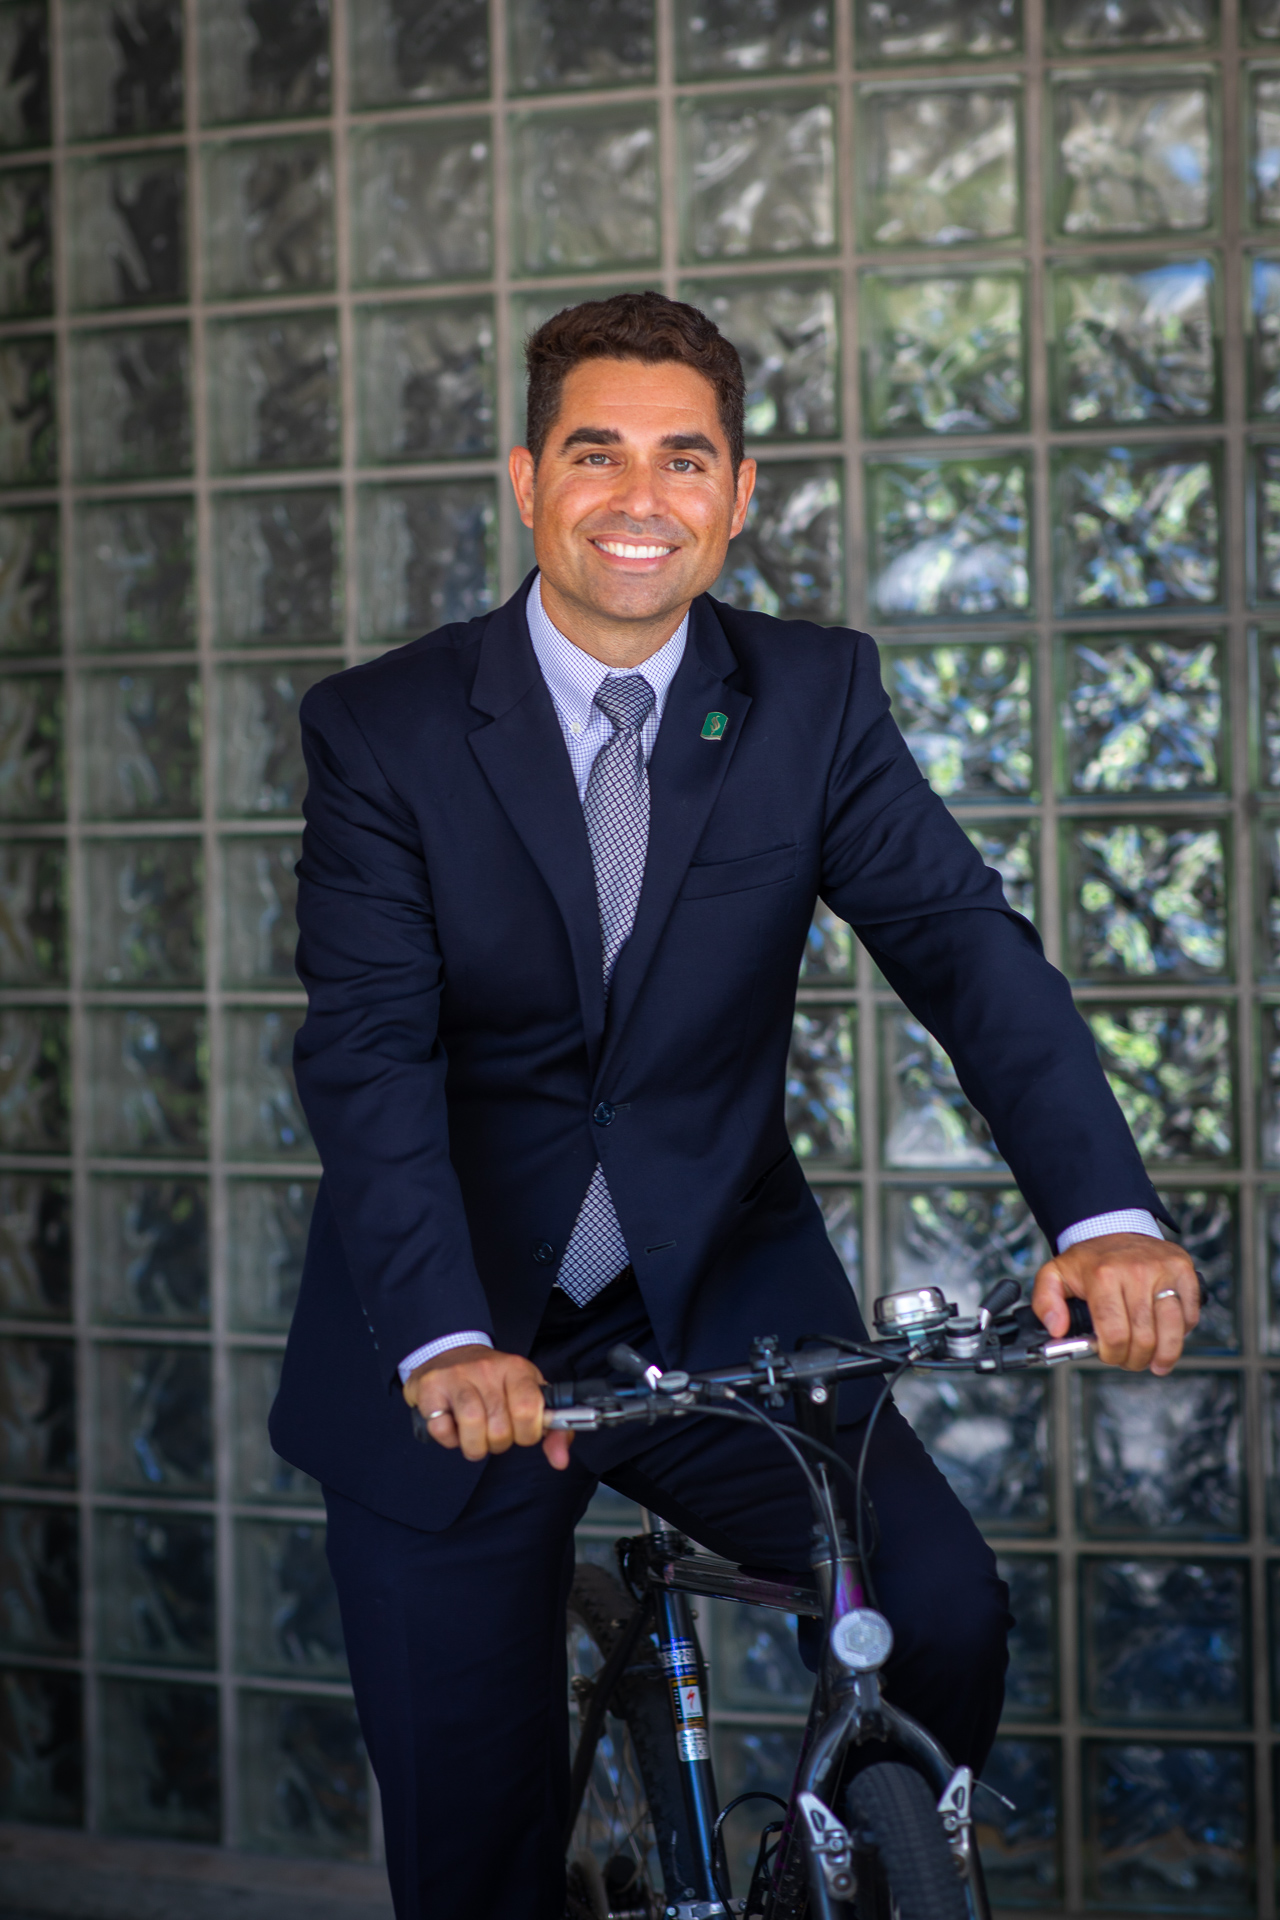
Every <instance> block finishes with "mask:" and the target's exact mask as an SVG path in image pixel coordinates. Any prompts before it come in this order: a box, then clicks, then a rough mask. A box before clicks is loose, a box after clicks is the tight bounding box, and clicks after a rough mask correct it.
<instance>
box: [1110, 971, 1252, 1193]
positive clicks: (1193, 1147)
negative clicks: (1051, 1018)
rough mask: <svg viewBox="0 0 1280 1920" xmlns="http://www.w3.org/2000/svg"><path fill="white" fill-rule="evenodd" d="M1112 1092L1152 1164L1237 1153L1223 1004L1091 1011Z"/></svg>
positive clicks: (1211, 1157)
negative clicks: (1235, 1151)
mask: <svg viewBox="0 0 1280 1920" xmlns="http://www.w3.org/2000/svg"><path fill="white" fill-rule="evenodd" d="M1086 1015H1087V1018H1088V1021H1089V1025H1090V1027H1091V1028H1092V1030H1093V1037H1094V1040H1095V1041H1096V1042H1097V1046H1098V1051H1099V1054H1100V1055H1101V1058H1102V1064H1103V1067H1104V1068H1105V1070H1106V1074H1107V1078H1108V1080H1109V1081H1110V1082H1111V1088H1112V1091H1113V1092H1114V1094H1115V1096H1116V1098H1117V1100H1118V1101H1119V1102H1120V1108H1121V1111H1122V1112H1123V1114H1124V1117H1125V1119H1126V1120H1127V1121H1128V1123H1129V1126H1130V1128H1131V1129H1132V1132H1133V1136H1134V1139H1135V1140H1136V1141H1137V1143H1138V1151H1139V1153H1141V1154H1142V1156H1143V1158H1144V1159H1146V1160H1163V1161H1171V1162H1174V1163H1177V1162H1179V1161H1194V1160H1221V1159H1226V1158H1228V1157H1229V1156H1230V1155H1231V1154H1232V1153H1233V1151H1234V1149H1235V1110H1234V1103H1233V1099H1232V1091H1231V1029H1230V1020H1229V1018H1228V1013H1227V1009H1226V1008H1225V1007H1223V1006H1215V1005H1208V1006H1173V1005H1169V1006H1159V1007H1134V1006H1126V1007H1121V1006H1115V1007H1089V1008H1088V1009H1087V1010H1086Z"/></svg>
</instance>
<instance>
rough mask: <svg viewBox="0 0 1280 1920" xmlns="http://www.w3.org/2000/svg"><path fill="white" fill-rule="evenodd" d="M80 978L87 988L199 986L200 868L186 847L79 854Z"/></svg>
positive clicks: (157, 844)
mask: <svg viewBox="0 0 1280 1920" xmlns="http://www.w3.org/2000/svg"><path fill="white" fill-rule="evenodd" d="M84 858H85V887H86V895H87V904H88V918H87V926H86V931H87V933H88V953H87V955H86V975H87V978H88V980H89V982H90V983H91V984H92V985H94V986H103V987H126V986H143V985H147V986H156V987H187V986H199V985H200V982H201V979H202V976H203V971H204V969H203V965H202V958H203V956H202V924H201V923H202V919H203V905H204V902H203V888H204V862H203V860H202V859H201V857H200V854H199V851H198V847H197V845H193V843H192V842H191V841H189V840H175V839H164V840H115V839H111V840H97V841H90V842H89V843H88V845H87V846H86V848H85V855H84Z"/></svg>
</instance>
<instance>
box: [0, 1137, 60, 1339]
mask: <svg viewBox="0 0 1280 1920" xmlns="http://www.w3.org/2000/svg"><path fill="white" fill-rule="evenodd" d="M0 1313H5V1314H13V1315H14V1316H15V1317H16V1318H18V1319H21V1320H69V1319H70V1317H71V1189H70V1186H69V1184H68V1183H67V1181H65V1180H62V1179H59V1178H57V1177H56V1176H54V1177H50V1176H48V1175H41V1174H32V1175H27V1174H12V1173H9V1174H2V1175H0Z"/></svg>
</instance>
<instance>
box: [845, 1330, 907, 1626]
mask: <svg viewBox="0 0 1280 1920" xmlns="http://www.w3.org/2000/svg"><path fill="white" fill-rule="evenodd" d="M910 1365H911V1359H910V1358H908V1359H906V1360H904V1361H903V1363H902V1365H901V1366H900V1367H899V1368H898V1371H897V1372H896V1373H893V1374H890V1376H889V1378H888V1379H887V1380H886V1381H885V1383H884V1385H883V1387H882V1388H881V1389H880V1397H879V1399H878V1400H877V1401H876V1403H875V1405H874V1407H872V1409H871V1413H870V1416H869V1418H868V1420H867V1430H866V1432H865V1433H864V1434H863V1436H862V1446H861V1448H860V1450H859V1453H858V1477H857V1481H856V1485H855V1491H854V1525H855V1527H856V1529H857V1539H858V1564H859V1566H860V1567H861V1569H862V1585H863V1589H864V1591H865V1593H866V1596H867V1599H868V1600H869V1601H870V1602H871V1605H872V1606H873V1607H875V1608H876V1610H877V1612H878V1611H879V1608H880V1602H879V1600H878V1599H877V1597H876V1583H875V1579H874V1576H873V1575H872V1572H871V1562H870V1560H869V1559H868V1557H867V1555H866V1553H865V1552H864V1541H863V1532H862V1489H863V1483H864V1481H865V1479H866V1472H867V1456H868V1454H869V1453H870V1451H871V1436H872V1434H873V1433H874V1432H875V1427H876V1421H877V1420H878V1419H879V1418H880V1415H881V1413H882V1411H883V1410H884V1408H885V1406H886V1405H887V1404H888V1400H889V1396H890V1394H891V1393H892V1392H893V1390H894V1388H895V1387H896V1386H897V1384H898V1382H899V1380H901V1378H902V1376H903V1374H904V1373H906V1371H907V1369H908V1368H909V1367H910Z"/></svg>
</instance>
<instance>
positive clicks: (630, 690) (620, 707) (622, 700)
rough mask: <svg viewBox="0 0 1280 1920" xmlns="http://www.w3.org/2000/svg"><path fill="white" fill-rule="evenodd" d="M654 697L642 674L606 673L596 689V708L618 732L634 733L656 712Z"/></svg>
mask: <svg viewBox="0 0 1280 1920" xmlns="http://www.w3.org/2000/svg"><path fill="white" fill-rule="evenodd" d="M654 701H655V695H654V691H653V688H652V687H651V686H650V685H649V682H648V681H647V680H646V679H645V677H644V675H643V674H642V673H610V674H606V675H605V677H604V679H603V680H602V681H601V682H600V685H599V686H598V687H597V688H596V705H597V706H598V707H599V709H600V711H601V713H603V714H604V715H605V717H606V718H607V719H609V720H612V722H613V724H614V726H615V727H616V728H617V730H618V731H619V733H630V732H634V731H635V729H636V728H637V727H642V726H643V725H644V723H645V721H646V720H647V719H648V718H649V715H650V714H651V713H652V712H653V708H654Z"/></svg>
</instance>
